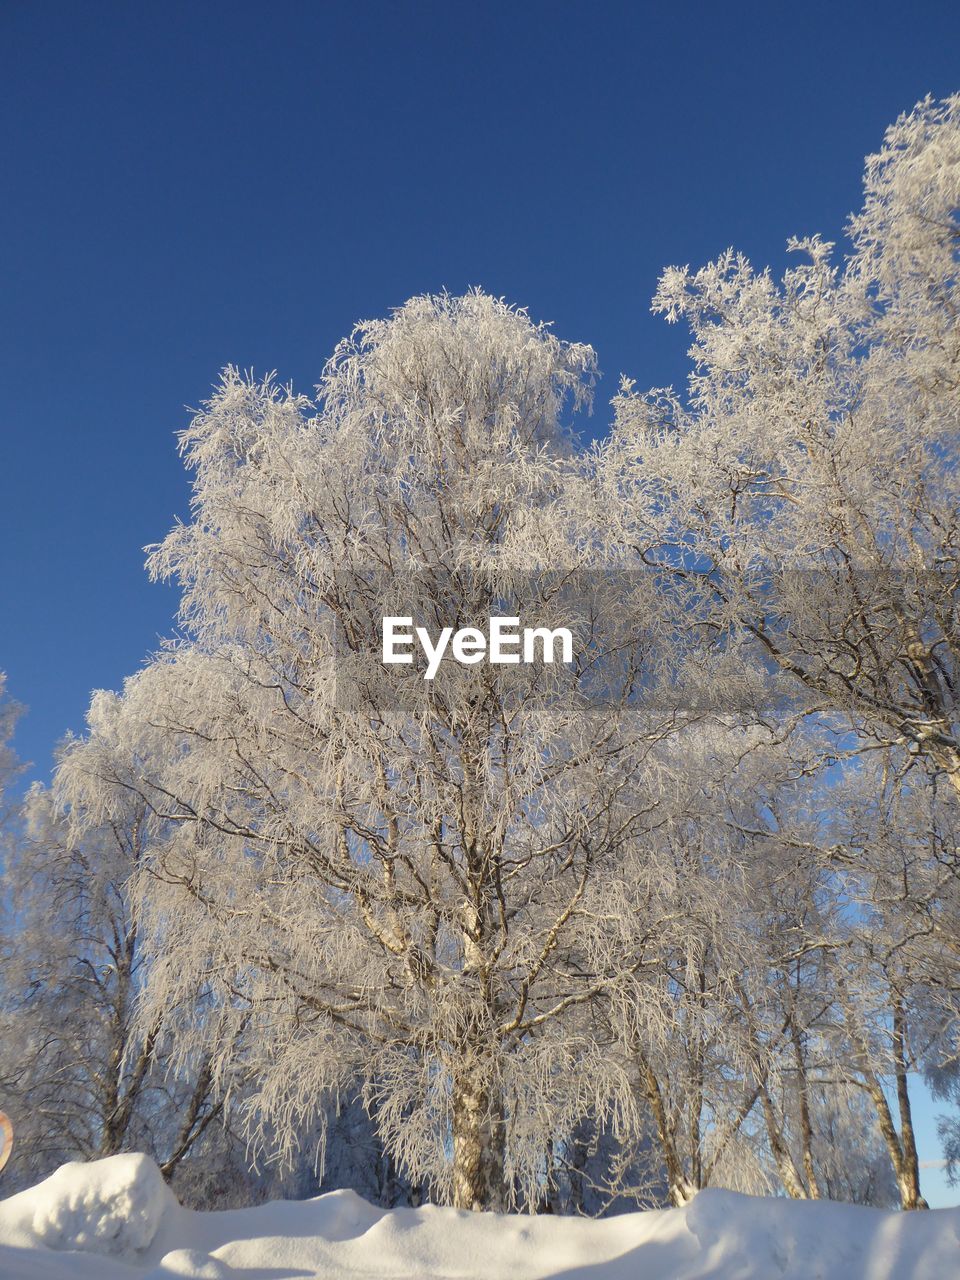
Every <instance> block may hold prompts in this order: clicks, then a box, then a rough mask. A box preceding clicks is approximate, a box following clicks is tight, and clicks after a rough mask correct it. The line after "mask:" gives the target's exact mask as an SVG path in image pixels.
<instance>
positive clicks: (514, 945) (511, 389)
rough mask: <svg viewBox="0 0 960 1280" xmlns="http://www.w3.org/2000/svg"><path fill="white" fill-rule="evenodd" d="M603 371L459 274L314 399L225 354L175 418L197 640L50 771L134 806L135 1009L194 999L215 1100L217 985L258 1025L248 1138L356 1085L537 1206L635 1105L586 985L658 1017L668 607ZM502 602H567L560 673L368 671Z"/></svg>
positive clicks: (452, 1179) (80, 800)
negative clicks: (616, 471)
mask: <svg viewBox="0 0 960 1280" xmlns="http://www.w3.org/2000/svg"><path fill="white" fill-rule="evenodd" d="M593 375H594V356H593V352H592V351H591V350H590V349H589V348H587V347H584V346H578V345H568V344H565V343H563V342H560V341H559V340H558V339H557V338H555V337H554V336H552V335H551V333H550V332H549V330H547V329H546V328H544V327H543V326H538V325H535V324H534V323H532V322H531V321H530V319H529V318H528V316H527V315H526V313H525V312H523V311H518V310H515V309H513V308H511V307H509V306H506V305H505V304H503V303H502V302H498V301H496V300H494V299H492V298H489V297H486V296H484V295H482V294H479V293H475V294H470V295H468V296H466V297H463V298H453V297H449V296H446V295H444V296H441V297H423V298H417V299H414V300H413V301H411V302H410V303H408V304H407V305H406V306H404V307H403V308H401V309H400V310H398V311H397V312H396V313H395V314H394V315H393V316H392V317H391V318H390V319H388V320H386V321H378V322H371V323H365V324H363V325H361V326H359V327H358V329H357V330H356V331H355V333H354V334H353V335H352V337H351V338H350V339H349V340H346V341H345V342H343V343H342V344H341V345H340V346H339V347H338V349H337V351H336V353H335V355H334V356H333V358H332V359H331V361H330V362H329V364H328V365H327V367H326V370H325V372H324V376H323V380H322V382H321V384H320V386H319V388H318V400H317V403H316V406H312V405H310V404H308V402H307V401H306V400H305V399H304V398H303V397H301V396H298V395H296V394H294V393H293V392H292V391H290V390H284V389H281V388H279V387H277V386H276V385H275V384H274V383H273V382H272V381H270V380H267V381H266V382H257V381H254V380H251V379H247V378H243V377H241V376H240V375H239V374H238V373H236V372H235V371H233V370H228V371H227V372H226V373H225V375H224V377H223V381H222V383H221V385H220V387H219V388H218V390H217V391H216V394H215V395H214V397H213V399H212V400H211V401H210V403H209V404H208V405H206V406H205V408H204V409H203V410H202V411H201V412H200V413H199V414H198V415H197V416H196V418H195V419H194V421H193V423H192V425H191V426H190V428H189V430H188V431H187V432H185V434H184V436H183V441H182V444H183V449H184V452H185V454H186V458H187V462H188V464H189V465H190V467H191V468H192V469H193V471H194V477H195V478H194V496H193V519H192V521H191V522H190V523H189V524H187V525H181V526H178V527H177V528H176V529H175V530H174V531H173V533H171V535H170V536H169V537H168V538H167V540H166V541H165V542H164V543H163V544H162V545H161V546H159V547H158V548H156V549H155V551H154V553H153V556H152V560H151V564H152V568H153V571H154V572H155V573H157V574H161V575H175V576H176V577H177V578H178V579H179V581H180V583H181V585H182V589H183V604H182V611H181V618H182V624H183V628H184V631H185V638H184V639H183V640H182V641H181V642H179V643H177V644H175V645H172V646H171V647H169V648H168V649H167V650H166V651H164V652H162V653H161V654H160V655H159V656H158V657H157V658H156V659H155V660H154V661H153V662H152V663H151V664H150V665H149V666H148V667H147V668H146V669H145V670H144V671H142V672H141V673H140V674H139V675H137V676H135V677H133V678H132V679H131V680H129V681H128V682H127V685H126V687H125V690H124V692H123V695H122V697H115V696H113V695H107V694H101V695H98V696H97V697H96V699H95V700H94V703H93V706H92V709H91V713H90V721H89V723H90V733H89V735H88V737H87V738H86V739H85V740H83V741H82V742H79V743H77V744H76V745H75V746H74V747H73V748H72V749H71V751H70V752H69V753H68V754H67V756H66V757H65V759H64V762H63V765H62V767H61V772H60V779H59V789H60V794H61V797H62V799H63V801H64V802H65V803H66V804H67V805H68V806H77V805H81V806H82V807H83V808H84V811H85V812H86V813H87V814H89V815H90V817H91V820H93V821H96V822H101V823H102V822H109V821H110V820H111V819H112V818H113V816H114V815H115V813H116V812H117V808H118V806H124V805H128V804H129V803H130V802H131V798H132V799H133V800H134V801H135V802H136V803H142V804H143V805H144V806H145V807H146V810H147V811H148V813H149V815H150V818H149V820H148V825H150V826H151V831H152V835H151V839H150V842H149V845H148V850H147V853H146V856H145V859H144V861H143V864H142V868H141V873H140V875H139V883H138V889H137V892H138V901H139V913H140V914H139V920H140V922H141V927H142V928H143V929H144V931H145V933H146V935H147V936H148V937H149V939H150V946H151V948H152V949H153V950H154V951H155V953H156V958H155V962H154V963H153V964H152V967H151V979H150V982H149V984H148V987H147V992H146V998H145V1002H144V1005H143V1012H142V1018H143V1021H142V1023H141V1026H142V1027H145V1026H149V1025H150V1020H151V1019H152V1018H155V1017H159V1016H161V1015H162V1016H167V1011H168V1010H169V1009H171V1008H172V1007H175V1008H177V1009H179V1010H181V1011H182V1015H183V1016H182V1018H181V1020H180V1022H179V1023H178V1038H177V1044H178V1045H179V1046H180V1052H181V1053H183V1054H186V1053H190V1054H201V1055H209V1057H210V1061H211V1064H212V1071H213V1076H214V1082H215V1084H217V1085H219V1086H221V1087H223V1088H225V1087H226V1082H225V1080H224V1079H223V1077H222V1075H221V1072H222V1071H223V1070H226V1067H227V1063H226V1062H225V1061H222V1054H221V1044H222V1043H223V1030H222V1029H219V1030H218V1034H217V1036H216V1037H212V1038H211V1037H210V1035H209V1034H208V1029H207V1027H206V1026H205V1024H204V1023H203V1021H202V1020H200V1021H197V1020H195V1019H191V1017H190V1016H189V1010H190V1008H191V1000H192V994H193V991H194V989H195V987H196V985H197V983H198V982H200V981H201V979H203V980H205V981H208V982H209V984H210V986H211V988H212V990H213V991H214V993H215V996H216V999H217V1001H218V1004H219V1007H221V1008H222V1009H223V1011H224V1015H223V1016H224V1017H225V1018H228V1019H229V1018H231V1017H232V1018H233V1019H234V1022H233V1024H232V1025H234V1026H236V1025H239V1023H240V1022H241V1020H243V1021H245V1022H249V1026H250V1030H251V1034H250V1036H249V1038H248V1042H247V1048H246V1051H245V1056H244V1069H245V1072H246V1079H247V1081H248V1082H250V1084H251V1087H252V1088H253V1093H252V1094H251V1096H250V1097H249V1098H248V1100H247V1113H248V1117H249V1120H250V1128H251V1132H252V1134H253V1138H254V1141H255V1143H256V1142H258V1141H259V1142H260V1143H261V1144H262V1145H263V1146H265V1147H267V1146H271V1145H275V1144H279V1145H280V1147H281V1148H283V1147H286V1148H287V1149H290V1148H291V1147H292V1146H293V1144H295V1142H296V1137H297V1131H298V1129H299V1128H300V1127H301V1126H302V1125H304V1124H305V1123H306V1118H307V1117H308V1116H313V1115H315V1114H316V1111H317V1106H318V1100H319V1099H321V1098H331V1097H334V1096H335V1095H336V1094H337V1093H338V1092H341V1091H343V1090H344V1089H346V1088H352V1087H353V1082H354V1081H355V1080H357V1079H360V1080H362V1082H363V1096H364V1100H365V1102H366V1103H367V1105H368V1107H369V1108H370V1111H371V1114H372V1115H374V1116H375V1119H376V1123H377V1126H378V1130H379V1133H380V1135H381V1137H382V1140H383V1142H384V1145H385V1147H386V1149H387V1151H388V1152H389V1153H390V1155H391V1157H392V1158H393V1159H394V1160H395V1161H396V1162H397V1164H398V1165H399V1166H400V1167H401V1168H402V1169H403V1171H404V1174H405V1176H407V1177H408V1178H410V1179H412V1180H413V1181H414V1182H423V1183H425V1184H427V1185H428V1186H429V1188H431V1189H432V1191H433V1193H434V1194H440V1195H442V1196H444V1197H448V1198H450V1199H451V1200H452V1201H453V1203H454V1204H456V1205H459V1206H462V1207H467V1208H489V1207H496V1206H499V1205H503V1204H507V1203H514V1202H516V1203H524V1204H527V1205H533V1204H536V1203H537V1201H538V1199H539V1197H540V1191H541V1185H542V1182H543V1177H544V1168H545V1166H546V1162H547V1159H548V1154H549V1146H550V1143H551V1142H552V1141H553V1139H554V1136H555V1135H557V1134H564V1133H569V1132H572V1131H573V1130H574V1128H575V1126H576V1124H577V1123H578V1122H579V1121H580V1120H581V1119H583V1118H584V1117H590V1118H592V1120H593V1121H594V1122H596V1123H600V1124H609V1125H610V1126H612V1128H613V1129H614V1130H616V1132H617V1133H618V1134H619V1133H625V1132H627V1131H629V1130H630V1129H631V1128H637V1127H638V1126H639V1124H640V1121H639V1119H638V1116H637V1100H636V1095H635V1092H634V1090H633V1088H632V1080H631V1077H630V1072H629V1071H628V1070H627V1068H626V1067H625V1065H624V1055H623V1053H618V1052H608V1051H607V1050H606V1047H605V1046H602V1045H601V1044H599V1043H598V1042H597V1041H596V1040H595V1039H591V1038H590V1037H589V1036H585V1035H583V1034H582V1029H583V1025H584V1024H583V1020H582V1019H583V1015H584V1013H585V1012H586V1010H587V1009H588V1008H590V1007H592V1005H593V1004H594V1003H595V1002H597V1001H598V1000H599V999H600V998H601V997H603V998H609V999H611V1000H615V1001H616V1002H617V1003H618V1006H619V1007H620V1008H621V1009H629V1010H630V1013H629V1016H622V1017H620V1018H619V1021H618V1022H616V1024H615V1025H616V1026H617V1027H618V1028H619V1029H621V1030H623V1029H625V1028H626V1027H627V1025H628V1024H629V1025H631V1026H633V1027H634V1028H635V1027H637V1026H638V1025H641V1024H643V1023H644V1021H645V1019H646V1017H647V1014H648V1013H649V1015H650V1016H651V1017H654V1016H656V1017H660V1016H661V1006H660V1001H659V996H657V995H654V996H652V997H651V999H652V1007H651V1008H650V1009H648V1006H647V1003H646V1002H647V995H648V993H650V992H651V991H652V990H654V988H652V987H651V984H650V983H649V982H648V981H647V980H646V979H647V976H648V966H651V965H653V964H654V961H655V952H656V939H657V936H658V930H659V929H660V927H661V924H662V922H661V921H660V920H659V919H658V916H657V912H658V910H659V909H660V905H661V897H660V895H658V892H657V888H656V884H657V878H658V877H657V872H656V870H655V868H654V867H653V866H652V864H651V862H650V859H649V857H648V855H647V851H646V849H645V847H644V843H643V835H644V832H645V831H647V830H648V829H649V828H650V827H651V825H652V824H653V823H654V822H655V821H658V820H659V818H660V816H661V808H662V806H663V805H665V804H666V803H667V797H668V796H669V794H670V793H669V788H668V787H667V786H666V785H665V783H664V779H665V778H668V777H669V776H670V773H671V770H674V771H675V770H676V768H677V767H678V766H677V760H676V758H675V757H671V756H670V754H669V753H665V752H663V751H662V750H661V749H660V748H661V746H662V744H663V743H664V742H665V741H667V740H668V739H669V738H670V737H671V736H672V735H674V734H675V733H676V732H677V731H678V728H679V727H680V726H681V724H682V721H683V716H682V715H681V714H679V713H678V711H677V708H675V707H666V706H665V705H664V704H663V703H662V702H658V701H657V699H655V698H651V699H648V701H647V703H646V704H644V705H643V706H635V707H632V708H630V707H628V705H627V704H628V703H629V702H630V699H631V697H632V696H633V695H632V691H633V690H634V687H635V686H636V684H637V683H638V681H640V682H645V683H646V685H647V686H648V687H649V686H650V685H651V683H652V682H653V681H654V680H655V679H656V672H657V671H658V670H660V669H661V666H662V664H661V663H660V658H658V656H657V646H658V644H659V643H660V641H661V640H662V636H661V635H660V633H659V632H658V629H657V618H658V616H659V615H658V612H657V610H658V608H659V605H658V602H657V597H656V592H655V587H654V584H653V583H652V582H651V581H650V580H649V579H648V577H647V575H642V574H641V575H637V574H635V573H631V572H630V570H631V569H632V568H634V567H635V563H634V562H633V561H632V560H631V558H630V557H629V556H623V555H621V554H619V553H618V554H617V555H616V556H614V557H610V556H609V555H608V554H607V550H606V546H605V537H604V530H603V527H602V526H597V525H596V524H594V523H591V522H590V512H591V511H592V510H593V508H592V507H591V504H590V501H589V500H588V494H589V492H590V486H591V481H590V477H589V475H588V473H587V470H586V467H585V464H584V461H583V458H582V457H581V456H580V455H578V454H577V452H576V450H575V448H574V446H573V441H572V437H571V434H570V429H569V424H568V421H569V420H568V412H567V411H568V409H570V408H573V409H575V408H577V407H579V406H582V405H585V404H586V403H587V402H588V399H589V393H590V387H591V384H592V380H593ZM621 569H622V570H623V572H622V574H621V575H620V576H619V577H618V574H619V573H620V570H621ZM578 575H579V577H578ZM626 600H629V609H627V610H625V609H624V607H623V605H624V601H626ZM504 614H509V615H511V616H513V615H516V616H519V617H521V618H522V619H523V620H524V623H525V624H529V625H550V626H555V625H558V624H559V623H561V622H568V623H569V624H570V626H571V627H572V628H573V630H574V631H575V633H576V641H577V644H576V651H577V655H578V658H577V661H576V662H575V663H574V664H571V665H566V664H560V663H556V664H553V665H548V664H546V663H544V662H538V663H534V664H533V665H530V666H522V667H519V666H510V667H504V668H500V669H497V668H495V667H491V666H487V665H482V666H471V667H467V666H457V665H456V664H448V665H447V666H446V667H445V668H444V670H443V671H442V672H440V673H438V675H437V678H436V680H433V681H430V680H424V679H423V675H424V669H423V665H422V664H419V665H417V664H414V665H412V666H408V667H384V666H383V665H381V663H380V661H379V649H378V644H379V637H378V631H379V628H380V625H381V620H382V617H383V616H384V615H391V616H412V617H413V619H414V621H415V622H422V623H423V625H425V626H428V627H431V628H433V629H434V630H435V631H436V630H437V629H438V628H439V627H440V626H442V625H447V624H449V625H451V626H464V625H467V626H470V625H473V626H480V625H483V624H484V620H485V619H486V618H488V617H489V616H492V615H504ZM625 616H629V618H630V626H631V631H630V633H625V632H624V631H623V629H622V619H623V618H624V617H625ZM638 622H642V623H643V625H642V626H639V625H638ZM627 641H629V643H627ZM658 664H660V665H658ZM627 711H629V714H627ZM611 916H616V920H615V922H614V923H615V927H611V925H610V919H611ZM637 920H641V921H642V922H643V923H642V926H640V927H638V926H637V925H636V921H637ZM618 1033H619V1032H618ZM227 1038H228V1039H229V1037H227Z"/></svg>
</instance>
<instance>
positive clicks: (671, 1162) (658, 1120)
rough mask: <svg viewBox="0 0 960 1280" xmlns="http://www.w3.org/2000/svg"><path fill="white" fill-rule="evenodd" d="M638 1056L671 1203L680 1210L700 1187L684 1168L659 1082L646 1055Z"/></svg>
mask: <svg viewBox="0 0 960 1280" xmlns="http://www.w3.org/2000/svg"><path fill="white" fill-rule="evenodd" d="M637 1056H638V1059H639V1063H640V1070H641V1072H642V1076H643V1091H644V1094H645V1095H646V1099H647V1102H648V1103H649V1105H650V1110H651V1111H652V1112H653V1121H654V1124H655V1125H656V1129H657V1142H658V1143H659V1144H660V1150H661V1152H662V1153H663V1162H664V1164H665V1166H666V1170H667V1190H668V1194H669V1196H670V1203H671V1204H672V1205H675V1206H676V1207H677V1208H679V1207H680V1206H682V1205H685V1204H687V1203H688V1202H689V1201H690V1200H692V1199H693V1196H694V1194H695V1193H696V1191H697V1190H698V1186H697V1184H695V1183H694V1182H693V1181H692V1180H691V1179H690V1178H689V1177H688V1176H687V1173H686V1170H685V1169H684V1167H683V1157H682V1156H681V1155H680V1151H679V1148H678V1146H677V1141H676V1132H675V1130H674V1126H673V1125H672V1124H671V1122H670V1118H669V1116H668V1115H667V1108H666V1105H665V1103H664V1100H663V1093H662V1092H661V1090H660V1083H659V1081H658V1080H657V1077H656V1076H655V1075H654V1073H653V1069H652V1068H651V1066H650V1064H649V1063H648V1062H647V1060H646V1059H645V1058H644V1057H643V1055H642V1054H638V1055H637Z"/></svg>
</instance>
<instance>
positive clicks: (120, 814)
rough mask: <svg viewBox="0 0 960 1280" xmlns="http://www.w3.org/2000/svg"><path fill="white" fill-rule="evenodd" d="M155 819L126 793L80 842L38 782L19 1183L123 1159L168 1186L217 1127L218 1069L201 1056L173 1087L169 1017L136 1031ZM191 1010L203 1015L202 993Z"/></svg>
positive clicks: (13, 848) (26, 899)
mask: <svg viewBox="0 0 960 1280" xmlns="http://www.w3.org/2000/svg"><path fill="white" fill-rule="evenodd" d="M144 816H145V810H144V806H143V804H142V802H138V801H136V800H135V798H132V797H128V798H127V803H126V804H125V806H123V807H122V809H121V808H119V807H118V809H117V811H116V812H115V813H114V815H113V816H112V818H111V820H110V821H109V822H107V823H105V824H103V825H100V826H90V827H88V828H87V829H86V830H84V831H83V832H82V833H79V832H77V831H76V830H75V829H73V824H71V822H69V821H67V820H65V819H64V818H62V817H61V816H60V815H58V814H57V813H56V812H55V810H54V807H53V804H52V798H51V795H50V793H49V791H47V790H46V789H45V788H43V787H42V786H40V785H39V784H35V785H34V786H33V787H32V788H31V789H30V791H29V792H28V794H27V796H26V799H25V801H24V803H23V806H22V813H21V819H22V820H21V821H20V822H18V824H17V826H16V828H15V829H14V831H13V832H12V833H11V838H10V840H9V842H8V850H7V857H6V865H5V895H4V898H5V913H4V921H3V924H4V929H3V979H2V999H3V1014H2V1016H3V1024H4V1035H3V1043H2V1048H0V1087H2V1089H3V1094H4V1098H5V1100H6V1102H7V1105H8V1107H9V1108H10V1109H11V1110H12V1112H13V1113H14V1114H15V1115H16V1118H17V1131H18V1141H17V1147H16V1154H15V1158H14V1162H13V1164H12V1165H11V1168H10V1175H11V1177H12V1178H14V1179H18V1180H20V1181H23V1180H24V1179H35V1178H37V1177H40V1176H43V1175H45V1174H46V1173H49V1172H50V1171H51V1170H52V1169H53V1168H55V1167H56V1166H57V1165H58V1164H60V1163H62V1162H63V1161H64V1160H68V1159H76V1158H78V1157H81V1158H87V1159H89V1158H94V1157H97V1156H105V1155H113V1154H115V1153H116V1152H118V1151H121V1150H127V1151H129V1150H145V1151H148V1152H149V1153H150V1154H151V1155H152V1156H154V1157H155V1158H156V1159H157V1161H158V1163H160V1165H161V1167H162V1169H163V1171H164V1173H165V1174H166V1175H167V1176H171V1175H172V1174H173V1173H174V1171H175V1170H176V1169H177V1167H178V1166H179V1165H180V1163H181V1161H182V1160H183V1159H184V1157H186V1156H187V1155H188V1154H189V1153H191V1152H192V1151H194V1149H195V1148H196V1145H197V1144H198V1143H199V1142H200V1140H201V1139H202V1138H203V1137H204V1134H205V1133H206V1132H207V1130H208V1128H209V1127H210V1126H211V1125H212V1124H214V1122H216V1121H217V1120H218V1119H219V1116H220V1112H221V1104H220V1103H219V1102H216V1101H215V1100H214V1099H213V1098H212V1097H211V1072H210V1068H209V1063H208V1061H207V1060H206V1059H204V1058H202V1056H197V1057H194V1058H193V1059H192V1061H191V1062H190V1064H189V1069H186V1070H184V1071H182V1072H181V1075H180V1076H179V1078H178V1079H173V1078H171V1077H169V1076H168V1075H167V1074H166V1072H165V1063H166V1060H167V1058H168V1057H169V1050H170V1045H169V1034H168V1027H167V1025H166V1020H165V1019H164V1017H163V1016H162V1015H160V1014H159V1013H157V1014H156V1015H154V1016H153V1018H152V1020H151V1022H150V1024H149V1026H146V1027H144V1028H138V1026H137V1023H136V1018H135V1011H136V1002H137V998H138V994H139V991H140V990H141V988H142V985H143V979H144V975H145V972H146V969H147V966H148V957H147V956H146V955H145V953H144V949H143V947H142V945H141V940H140V936H139V931H138V928H137V925H136V922H135V921H134V919H133V915H132V910H131V900H130V895H129V886H130V883H131V880H132V877H133V875H134V873H135V871H136V868H137V866H138V863H139V862H140V861H141V859H142V858H143V855H144V844H143V841H144V836H145V830H146V828H145V822H144ZM194 1003H195V1005H196V1006H197V1007H198V1008H200V1009H202V1008H203V1007H204V998H203V991H202V988H201V987H200V986H198V987H197V989H196V991H195V992H194ZM215 1128H219V1126H215ZM213 1136H214V1135H213V1134H211V1135H210V1137H211V1138H212V1137H213ZM209 1145H210V1143H209V1140H208V1146H209Z"/></svg>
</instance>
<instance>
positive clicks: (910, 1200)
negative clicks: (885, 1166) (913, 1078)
mask: <svg viewBox="0 0 960 1280" xmlns="http://www.w3.org/2000/svg"><path fill="white" fill-rule="evenodd" d="M892 1004H893V1061H894V1073H895V1075H896V1081H897V1109H898V1110H899V1112H900V1153H901V1156H900V1167H899V1168H898V1169H897V1185H898V1186H899V1188H900V1202H901V1204H902V1205H903V1207H904V1209H926V1208H928V1207H929V1206H928V1205H927V1202H926V1200H924V1198H923V1196H922V1195H921V1194H920V1161H919V1159H918V1158H917V1139H916V1134H915V1133H914V1131H913V1110H912V1108H911V1105H910V1089H909V1084H908V1081H907V1065H908V1064H907V1017H906V1012H905V1010H904V1006H903V1000H902V999H901V998H900V996H899V995H895V996H894V997H893V1001H892Z"/></svg>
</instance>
